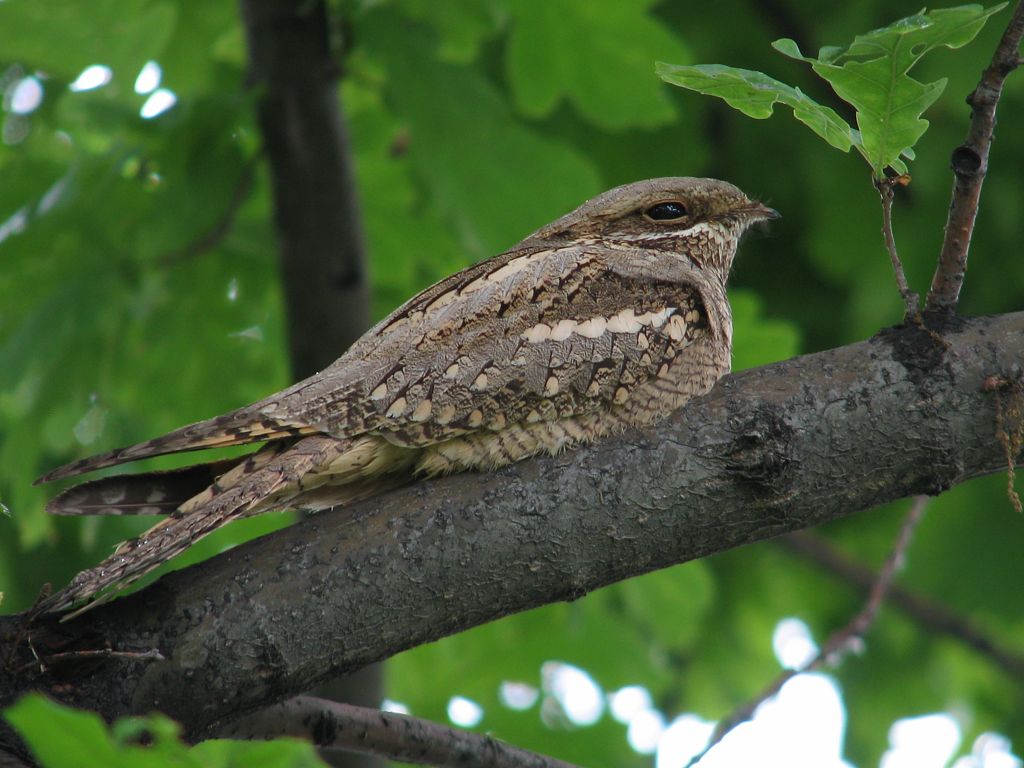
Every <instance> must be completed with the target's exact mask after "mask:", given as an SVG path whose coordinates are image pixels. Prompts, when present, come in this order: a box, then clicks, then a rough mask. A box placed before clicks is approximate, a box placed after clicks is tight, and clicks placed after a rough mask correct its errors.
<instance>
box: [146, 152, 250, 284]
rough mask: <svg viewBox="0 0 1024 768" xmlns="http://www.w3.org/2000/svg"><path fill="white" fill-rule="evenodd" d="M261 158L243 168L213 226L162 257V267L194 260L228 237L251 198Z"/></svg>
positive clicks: (160, 262)
mask: <svg viewBox="0 0 1024 768" xmlns="http://www.w3.org/2000/svg"><path fill="white" fill-rule="evenodd" d="M259 158H260V155H259V154H258V153H257V154H255V155H253V156H252V157H251V158H249V160H247V161H246V163H245V165H244V166H242V173H241V174H240V175H239V177H238V181H237V182H235V186H234V188H233V189H232V190H231V197H230V198H229V199H228V204H227V206H225V208H224V210H223V211H222V212H221V215H220V216H219V217H218V218H217V220H216V221H215V222H214V223H213V225H212V226H211V227H210V228H209V229H207V230H206V231H205V232H203V233H202V234H201V235H200V236H199V237H197V238H196V239H195V240H193V241H192V242H190V243H188V244H186V245H184V246H182V247H181V248H176V249H175V250H173V251H168V252H167V253H165V254H163V255H162V256H160V257H159V258H158V259H157V261H158V263H159V264H160V265H161V266H165V267H168V266H172V265H174V264H178V263H180V262H183V261H187V260H189V259H193V258H195V257H196V256H199V255H201V254H203V253H205V252H206V251H209V250H211V249H212V248H214V247H216V246H217V244H218V243H220V241H221V240H223V239H224V238H225V237H226V236H227V234H228V233H229V232H230V231H231V228H232V227H233V226H234V224H235V217H236V216H237V215H238V210H239V209H240V208H241V207H242V203H244V202H245V201H246V199H247V198H248V197H249V192H250V191H252V185H253V182H254V181H255V179H256V164H257V162H258V160H259Z"/></svg>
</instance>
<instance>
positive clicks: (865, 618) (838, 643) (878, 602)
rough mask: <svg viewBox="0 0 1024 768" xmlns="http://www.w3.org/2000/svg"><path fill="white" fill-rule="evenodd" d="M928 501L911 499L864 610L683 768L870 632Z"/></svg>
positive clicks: (735, 715) (737, 714)
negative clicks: (796, 681) (784, 690)
mask: <svg viewBox="0 0 1024 768" xmlns="http://www.w3.org/2000/svg"><path fill="white" fill-rule="evenodd" d="M929 501H931V499H930V498H929V497H927V496H918V497H916V498H915V499H914V502H913V504H911V506H910V510H909V511H908V512H907V515H906V517H905V518H904V520H903V525H902V526H901V527H900V532H899V535H898V536H897V537H896V542H895V543H894V544H893V547H892V550H891V551H890V552H889V556H888V557H887V558H886V559H885V562H884V563H883V564H882V568H881V570H880V571H879V572H878V575H877V576H876V578H875V581H874V583H873V584H871V586H870V587H869V589H868V599H867V601H866V602H865V603H864V607H863V608H861V609H860V611H858V612H857V615H856V616H854V617H853V618H852V619H851V620H850V621H849V622H847V624H846V626H844V627H841V628H840V629H838V630H836V631H835V632H833V633H832V634H831V635H830V636H829V638H828V640H826V641H825V643H823V644H822V646H821V649H820V650H819V651H818V652H817V653H816V654H815V655H814V657H813V658H812V659H811V660H810V661H808V662H806V663H804V664H801V665H800V666H798V667H794V668H793V669H787V670H785V671H783V672H782V674H780V675H778V676H777V677H776V678H775V679H774V680H773V681H772V682H771V683H769V684H768V687H766V688H765V689H764V690H763V691H762V692H761V693H759V694H758V695H757V696H755V697H754V698H753V699H751V700H750V701H748V702H746V703H744V704H743V705H742V706H740V707H738V708H737V709H736V710H735V711H734V712H732V713H731V714H730V715H729V716H728V717H725V718H723V719H722V720H721V721H719V723H718V725H717V726H715V731H714V733H712V734H711V739H710V740H709V741H708V743H707V746H705V747H704V749H702V750H701V751H700V752H698V753H697V754H696V755H694V756H693V757H692V758H691V759H690V762H689V763H687V764H686V768H691V766H694V765H696V764H697V763H699V762H700V761H701V760H703V759H704V757H705V755H707V753H708V752H710V751H711V750H712V749H714V748H715V747H716V746H718V745H719V744H720V743H721V741H722V739H724V738H725V737H726V736H727V735H729V733H730V731H732V730H734V729H735V728H736V727H737V726H739V725H742V724H743V723H745V722H748V721H749V720H750V719H751V718H753V717H754V713H755V712H756V711H757V709H758V707H760V706H761V705H762V704H764V703H765V702H766V701H768V699H771V698H774V697H775V696H777V695H778V693H779V691H781V690H782V687H783V686H784V685H785V684H786V683H788V682H789V681H790V680H792V679H793V678H794V677H796V676H797V675H803V674H806V673H807V672H813V671H814V670H816V669H820V668H821V667H823V666H825V665H826V664H828V665H830V666H837V665H838V664H839V662H841V661H842V660H843V658H844V657H845V656H846V655H847V654H848V653H849V652H850V651H851V650H852V649H853V648H855V647H856V646H857V644H858V643H859V642H860V641H861V640H863V638H864V635H865V634H866V633H867V631H868V630H869V629H871V625H872V624H874V623H875V619H876V618H877V617H878V611H879V609H880V608H881V607H882V602H883V601H884V600H885V598H886V596H887V595H888V594H889V590H890V589H891V588H892V582H893V579H894V578H895V576H896V573H897V571H899V570H900V568H902V567H903V562H904V560H905V558H906V552H907V547H909V546H910V540H911V539H912V538H913V534H914V530H915V529H916V528H917V524H918V523H919V522H921V518H922V517H924V512H925V509H926V508H927V506H928V502H929Z"/></svg>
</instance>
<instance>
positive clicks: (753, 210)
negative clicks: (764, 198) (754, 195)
mask: <svg viewBox="0 0 1024 768" xmlns="http://www.w3.org/2000/svg"><path fill="white" fill-rule="evenodd" d="M744 213H746V214H747V215H748V216H749V217H750V218H751V219H753V220H754V221H774V220H775V219H781V218H782V214H781V213H779V212H778V211H776V210H775V209H774V208H769V207H768V206H767V205H765V204H764V203H754V202H752V203H751V204H750V207H748V208H747V209H746V210H745V211H744Z"/></svg>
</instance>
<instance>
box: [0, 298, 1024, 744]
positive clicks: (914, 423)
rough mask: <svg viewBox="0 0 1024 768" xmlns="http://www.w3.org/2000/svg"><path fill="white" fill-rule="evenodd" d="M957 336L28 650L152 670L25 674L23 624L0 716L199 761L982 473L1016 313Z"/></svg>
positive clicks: (380, 507) (174, 593) (72, 667)
mask: <svg viewBox="0 0 1024 768" xmlns="http://www.w3.org/2000/svg"><path fill="white" fill-rule="evenodd" d="M955 322H956V323H957V328H956V329H952V328H947V329H945V330H946V331H947V334H946V336H945V338H946V340H947V341H948V344H947V345H944V344H941V343H938V342H937V341H936V340H935V339H934V338H933V336H932V334H931V333H929V331H928V330H925V329H922V328H919V327H917V326H911V327H902V328H898V329H890V330H887V331H884V332H882V333H880V334H879V335H878V336H877V337H875V338H874V339H872V340H870V341H866V342H862V343H859V344H854V345H851V346H848V347H843V348H841V349H835V350H830V351H827V352H821V353H818V354H814V355H807V356H803V357H799V358H795V359H793V360H788V361H786V362H782V363H777V364H775V365H771V366H766V367H764V368H759V369H755V370H750V371H745V372H743V373H740V374H736V375H732V376H729V377H726V378H725V379H724V380H723V381H722V382H720V383H719V385H718V386H716V387H715V388H714V390H713V391H712V392H711V393H709V394H708V395H707V396H705V397H703V398H700V399H699V400H697V401H694V402H693V403H691V404H690V405H689V406H688V407H687V408H685V409H683V410H682V411H681V412H680V413H679V414H677V415H676V416H674V417H673V418H671V419H669V420H668V421H666V422H665V423H664V424H662V425H660V426H659V427H657V428H655V429H651V430H648V431H645V432H630V433H627V434H625V435H623V436H622V437H620V438H616V439H612V440H607V441H604V442H602V443H600V444H597V445H593V446H590V447H587V448H583V449H580V450H577V451H573V452H568V453H566V454H564V455H562V456H559V457H556V458H543V459H537V460H533V461H527V462H522V463H519V464H516V465H513V466H511V467H507V468H505V469H503V470H500V471H498V472H495V473H493V474H466V475H457V476H453V477H449V478H444V479H440V480H436V481H432V482H423V483H418V484H416V485H413V486H411V487H409V488H405V489H403V490H400V491H397V492H395V493H392V494H389V495H387V496H384V497H381V498H379V499H374V500H370V501H367V502H364V503H360V504H358V505H354V506H353V507H351V508H350V509H347V510H345V509H339V510H333V511H331V512H327V513H324V514H321V515H319V516H316V517H313V518H311V519H308V520H304V521H303V522H301V523H299V524H297V525H295V526H293V527H291V528H288V529H285V530H283V531H278V532H276V533H274V534H271V535H268V536H265V537H263V538H261V539H258V540H256V541H252V542H248V543H246V544H243V545H241V546H239V547H237V548H235V549H233V550H231V551H229V552H226V553H224V554H223V555H220V556H218V557H216V558H213V559H211V560H209V561H206V562H204V563H200V564H199V565H196V566H193V567H191V568H188V569H185V570H182V571H178V572H175V573H172V574H170V575H168V576H165V577H164V578H162V579H160V580H159V581H157V582H156V583H155V584H153V585H152V586H150V587H148V588H147V589H144V590H142V591H140V592H139V593H137V594H135V595H131V596H129V597H127V598H124V599H121V600H117V601H114V602H113V603H111V604H109V605H105V606H102V607H100V608H98V609H97V610H95V611H94V612H92V613H90V614H87V615H85V616H82V617H81V618H79V619H77V620H75V621H72V622H68V623H65V624H59V623H58V622H57V619H56V617H42V618H37V619H36V620H35V623H34V624H32V625H31V626H30V627H28V633H29V635H30V637H31V641H32V645H33V648H35V650H36V652H37V653H38V654H39V655H40V657H41V658H43V659H44V661H45V660H46V658H47V657H48V656H50V655H53V654H57V653H64V652H68V651H72V650H88V649H102V648H106V647H107V645H108V644H109V647H110V648H111V649H112V650H113V651H117V652H144V651H148V650H150V649H155V650H157V651H159V652H160V653H161V654H162V655H163V656H164V657H165V660H164V661H154V660H146V661H141V660H133V659H131V658H123V657H114V658H89V659H87V660H85V661H81V662H76V661H73V660H65V661H62V662H60V663H55V664H50V665H49V666H48V667H47V671H46V672H45V673H44V672H41V671H40V670H39V667H38V666H37V665H31V666H29V667H27V668H25V662H27V661H30V660H31V658H32V655H31V653H30V651H29V650H28V647H27V644H26V642H25V640H24V638H25V630H26V627H25V621H26V618H25V616H10V617H0V658H5V657H7V655H8V654H10V657H9V661H8V663H7V664H6V666H5V667H3V668H0V707H2V706H4V705H6V704H7V703H9V701H11V700H12V699H14V698H15V697H16V696H17V695H18V694H19V693H21V692H23V691H26V690H31V689H38V690H43V691H46V692H48V693H49V694H50V695H52V696H54V697H55V698H58V699H60V700H62V701H65V702H69V703H71V704H75V705H79V706H85V707H88V708H91V709H96V710H99V711H100V712H102V713H103V714H104V715H105V716H107V717H114V716H119V715H122V714H126V713H134V712H146V711H149V710H151V709H154V708H156V709H160V710H162V711H164V712H166V713H168V714H169V715H170V716H172V717H174V718H175V719H177V720H179V721H181V722H182V723H183V725H184V727H185V729H186V733H187V734H188V735H189V736H190V737H192V738H197V737H202V736H204V735H207V734H210V733H214V732H216V730H217V729H218V728H219V727H220V726H222V725H223V724H225V723H226V722H227V721H228V720H229V719H232V718H234V717H237V716H238V715H239V714H241V713H245V712H248V711H252V710H255V709H257V708H259V707H261V706H265V705H267V704H269V703H272V702H274V701H280V700H282V699H284V698H287V697H289V696H292V695H295V694H297V693H299V692H301V691H303V690H305V689H307V688H309V687H310V686H311V685H312V684H314V683H316V682H317V681H320V680H323V679H325V678H327V677H330V676H333V675H336V674H338V673H342V672H349V671H352V670H355V669H358V668H360V667H363V666H365V665H366V664H369V663H371V662H373V661H378V660H380V659H383V658H387V657H389V656H391V655H393V654H395V653H398V652H399V651H402V650H405V649H407V648H411V647H414V646H416V645H419V644H422V643H425V642H429V641H431V640H434V639H437V638H439V637H443V636H445V635H448V634H452V633H454V632H458V631H461V630H464V629H468V628H469V627H472V626H475V625H478V624H481V623H484V622H487V621H491V620H493V619H496V618H500V617H502V616H505V615H508V614H510V613H514V612H517V611H522V610H526V609H528V608H532V607H535V606H538V605H541V604H544V603H548V602H552V601H557V600H572V599H576V598H578V597H580V596H582V595H584V594H586V593H587V592H589V591H591V590H594V589H597V588H599V587H602V586H604V585H606V584H610V583H612V582H615V581H618V580H620V579H624V578H628V577H630V576H635V575H638V574H641V573H644V572H647V571H650V570H654V569H656V568H662V567H664V566H667V565H671V564H673V563H678V562H683V561H686V560H692V559H694V558H699V557H704V556H705V555H708V554H711V553H714V552H719V551H722V550H725V549H728V548H731V547H735V546H739V545H742V544H746V543H750V542H753V541H758V540H762V539H766V538H769V537H772V536H776V535H779V534H782V533H786V532H789V531H793V530H797V529H800V528H807V527H810V526H813V525H817V524H818V523H822V522H824V521H826V520H831V519H835V518H838V517H841V516H844V515H849V514H852V513H854V512H857V511H860V510H864V509H869V508H870V507H873V506H875V505H877V504H881V503H883V502H887V501H891V500H894V499H899V498H903V497H906V496H911V495H917V494H935V493H939V492H941V491H942V490H945V489H946V488H949V487H950V486H952V485H955V484H957V483H960V482H962V481H964V480H966V479H968V478H970V477H974V476H977V475H982V474H986V473H990V472H994V471H998V470H999V469H1000V468H1003V467H1005V466H1006V463H1005V462H1006V459H1005V456H1004V453H1003V449H1002V447H1001V446H1000V444H999V441H998V440H997V439H996V436H995V417H994V402H993V399H992V393H991V392H986V391H984V382H985V380H986V378H987V377H989V376H991V375H993V374H1001V373H1004V372H1006V371H1009V370H1011V369H1012V367H1013V366H1014V365H1015V364H1017V363H1018V361H1019V360H1020V359H1022V358H1024V313H1015V314H1011V315H1004V316H1000V317H993V318H977V319H971V320H962V319H961V320H956V321H955ZM19 638H20V641H19ZM15 644H16V647H13V648H12V646H14V645H15ZM22 668H24V669H23V671H22V672H21V673H20V674H15V673H14V671H13V670H18V669H22ZM199 691H201V692H202V694H201V695H197V692H199ZM0 739H2V737H0ZM0 743H2V742H0Z"/></svg>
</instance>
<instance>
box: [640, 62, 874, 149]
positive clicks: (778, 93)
mask: <svg viewBox="0 0 1024 768" xmlns="http://www.w3.org/2000/svg"><path fill="white" fill-rule="evenodd" d="M655 68H656V71H657V73H658V75H659V76H660V77H661V79H662V80H664V81H665V82H667V83H672V84H673V85H678V86H680V87H682V88H687V89H689V90H691V91H697V92H698V93H704V94H707V95H708V96H717V97H718V98H720V99H723V100H724V101H725V102H726V103H727V104H728V105H729V106H731V107H733V108H734V109H738V110H739V111H740V112H742V113H743V114H745V115H748V116H749V117H753V118H756V119H758V120H763V119H765V118H767V117H771V115H772V111H773V108H774V105H775V104H776V103H781V104H785V105H786V106H788V107H792V109H793V117H795V118H796V119H797V120H799V121H800V122H801V123H803V124H804V125H806V126H807V127H808V128H810V129H811V130H812V131H814V132H815V133H816V134H818V135H819V136H821V138H823V139H825V141H827V142H828V143H829V144H831V145H832V146H833V147H835V148H836V149H841V150H842V151H843V152H849V151H850V147H851V146H854V145H855V144H857V143H858V142H859V136H858V134H857V132H856V131H854V130H853V129H852V128H850V126H849V124H848V123H847V122H846V121H845V120H843V118H841V117H840V116H839V115H838V114H837V113H836V111H835V110H833V109H830V108H829V107H825V106H822V105H821V104H819V103H818V102H816V101H814V99H812V98H811V97H810V96H808V95H807V94H805V93H804V92H803V91H801V90H800V89H799V88H794V87H792V86H789V85H786V84H785V83H783V82H780V81H779V80H776V79H775V78H774V77H769V76H768V75H766V74H764V73H763V72H755V71H753V70H749V69H737V68H735V67H727V66H724V65H722V64H698V65H696V66H680V65H676V64H666V63H664V62H660V61H659V62H658V63H657V65H656V67H655Z"/></svg>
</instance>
